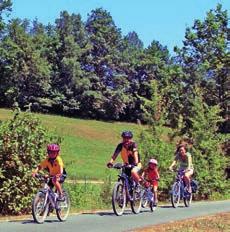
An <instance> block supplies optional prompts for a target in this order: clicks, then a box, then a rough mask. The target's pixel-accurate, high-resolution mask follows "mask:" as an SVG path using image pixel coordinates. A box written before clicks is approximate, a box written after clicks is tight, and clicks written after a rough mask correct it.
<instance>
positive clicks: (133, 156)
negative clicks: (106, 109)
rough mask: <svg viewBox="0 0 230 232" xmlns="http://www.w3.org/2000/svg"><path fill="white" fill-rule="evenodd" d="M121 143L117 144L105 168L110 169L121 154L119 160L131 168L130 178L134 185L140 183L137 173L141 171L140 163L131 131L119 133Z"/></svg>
mask: <svg viewBox="0 0 230 232" xmlns="http://www.w3.org/2000/svg"><path fill="white" fill-rule="evenodd" d="M121 137H122V142H121V143H119V144H118V145H117V147H116V149H115V151H114V153H113V155H112V157H111V159H110V161H109V162H108V163H107V167H108V168H111V167H112V166H113V162H114V161H115V159H116V158H117V156H118V155H119V153H121V158H122V160H123V163H124V164H127V165H130V166H133V167H132V168H131V176H132V177H133V179H134V181H135V182H136V183H139V182H140V181H141V178H140V175H139V172H140V170H141V166H142V165H141V162H140V155H139V153H138V150H137V144H136V143H135V142H134V141H133V140H132V138H133V133H132V132H131V131H123V132H122V133H121Z"/></svg>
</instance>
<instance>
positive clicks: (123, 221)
mask: <svg viewBox="0 0 230 232" xmlns="http://www.w3.org/2000/svg"><path fill="white" fill-rule="evenodd" d="M220 212H230V200H227V201H217V202H197V203H193V204H192V206H191V207H190V208H185V207H183V206H182V205H181V207H178V208H176V209H174V208H172V207H171V206H170V205H166V206H160V207H158V208H157V210H156V211H155V212H153V213H151V212H150V211H149V210H148V209H144V210H143V211H142V212H141V213H140V214H137V215H134V214H133V213H132V212H131V210H130V209H129V208H127V210H126V211H125V213H124V215H123V216H120V217H118V216H115V215H114V214H113V212H112V211H107V212H106V211H104V212H103V211H101V212H98V213H95V214H89V213H87V214H81V215H72V216H70V217H69V218H68V220H67V221H66V222H59V221H58V220H57V219H56V217H49V218H47V220H46V221H45V223H44V224H42V225H38V224H35V223H34V222H33V220H32V218H31V219H28V220H22V221H10V222H0V232H12V231H16V232H56V231H61V232H76V231H80V232H104V231H105V232H107V231H109V232H120V231H127V230H132V229H134V228H138V227H144V226H150V225H154V224H159V223H165V222H170V221H173V220H180V219H186V218H191V217H198V216H204V215H210V214H215V213H220Z"/></svg>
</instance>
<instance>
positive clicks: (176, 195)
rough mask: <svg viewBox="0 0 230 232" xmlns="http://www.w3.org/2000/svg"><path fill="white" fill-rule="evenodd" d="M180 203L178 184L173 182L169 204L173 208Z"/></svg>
mask: <svg viewBox="0 0 230 232" xmlns="http://www.w3.org/2000/svg"><path fill="white" fill-rule="evenodd" d="M179 202H180V183H178V182H175V183H174V184H173V186H172V192H171V203H172V206H173V207H174V208H176V207H177V206H178V205H179Z"/></svg>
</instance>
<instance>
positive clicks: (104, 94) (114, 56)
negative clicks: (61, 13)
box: [86, 8, 128, 119]
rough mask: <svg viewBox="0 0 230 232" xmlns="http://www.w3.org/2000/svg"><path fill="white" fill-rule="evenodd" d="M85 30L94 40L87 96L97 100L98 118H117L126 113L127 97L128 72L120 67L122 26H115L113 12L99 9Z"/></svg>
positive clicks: (89, 57)
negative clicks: (119, 27) (120, 27)
mask: <svg viewBox="0 0 230 232" xmlns="http://www.w3.org/2000/svg"><path fill="white" fill-rule="evenodd" d="M86 30H87V32H88V34H89V38H90V41H91V43H92V48H91V49H90V53H89V54H88V62H87V70H88V72H89V75H90V76H91V78H90V83H91V89H90V91H89V92H88V93H89V94H90V95H88V97H89V98H91V99H92V100H93V101H94V102H92V104H91V107H92V106H93V107H94V108H93V109H91V110H93V111H94V115H97V118H104V119H118V118H119V115H120V114H123V113H124V110H125V107H126V103H127V100H128V98H127V97H126V94H125V92H124V91H125V89H126V85H127V80H126V74H125V73H124V72H123V70H122V68H120V61H121V58H120V55H119V48H120V46H122V37H121V32H120V29H118V28H117V27H116V25H115V23H114V21H113V19H112V17H111V16H110V14H109V13H108V12H107V11H105V10H103V9H102V8H99V9H96V10H93V11H92V12H91V14H90V15H89V16H88V19H87V22H86ZM90 73H91V74H90ZM95 96H97V97H96V98H95Z"/></svg>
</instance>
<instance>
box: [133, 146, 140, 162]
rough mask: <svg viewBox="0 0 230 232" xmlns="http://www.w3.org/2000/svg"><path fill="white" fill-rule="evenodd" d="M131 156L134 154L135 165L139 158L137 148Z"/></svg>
mask: <svg viewBox="0 0 230 232" xmlns="http://www.w3.org/2000/svg"><path fill="white" fill-rule="evenodd" d="M133 156H134V162H135V165H137V164H138V163H139V160H138V151H137V150H135V151H134V152H133Z"/></svg>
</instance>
